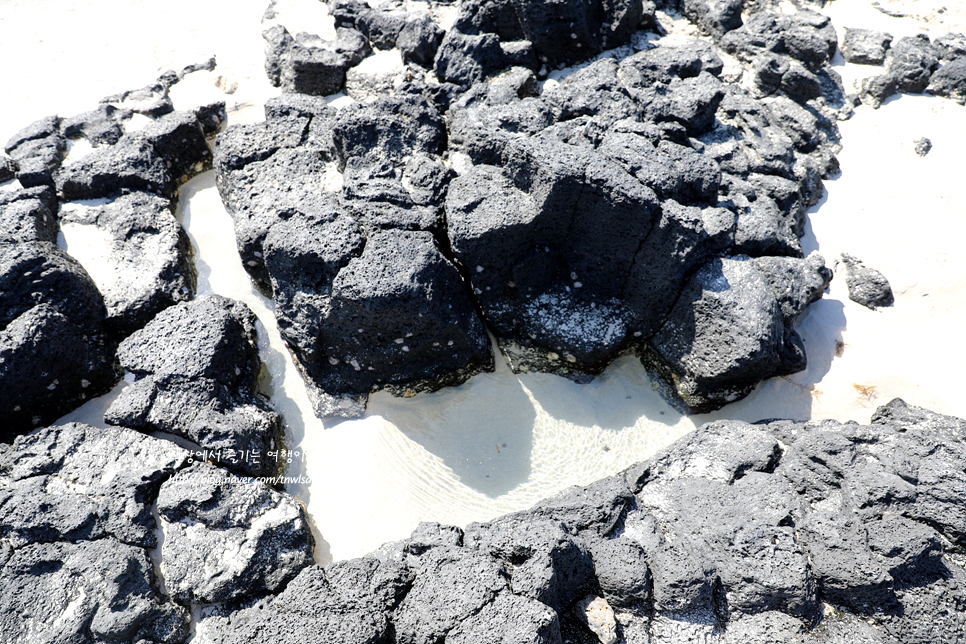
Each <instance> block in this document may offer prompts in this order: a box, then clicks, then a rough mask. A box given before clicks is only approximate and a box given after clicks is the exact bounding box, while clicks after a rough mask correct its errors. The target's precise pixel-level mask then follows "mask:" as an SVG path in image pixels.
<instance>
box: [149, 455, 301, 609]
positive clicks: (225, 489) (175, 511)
mask: <svg viewBox="0 0 966 644" xmlns="http://www.w3.org/2000/svg"><path fill="white" fill-rule="evenodd" d="M158 514H159V515H160V518H161V520H160V526H161V529H162V530H163V532H164V544H163V545H162V547H161V561H162V563H161V569H162V571H163V572H164V577H165V584H166V586H167V589H168V592H170V593H171V597H172V598H173V599H174V601H176V602H178V603H180V604H182V605H190V604H199V603H200V604H208V603H213V602H220V601H226V600H233V599H238V598H240V597H246V596H252V595H256V596H257V595H261V594H264V593H269V592H278V591H279V590H281V589H282V588H284V586H285V584H286V583H287V582H288V581H289V580H291V579H292V578H293V577H295V576H296V575H297V574H298V572H299V571H300V570H302V569H303V568H305V567H306V566H308V565H310V564H311V563H312V546H313V543H314V542H313V539H312V534H311V532H310V531H309V526H308V521H307V518H306V514H305V509H304V508H303V507H302V505H301V504H300V503H299V502H298V500H296V499H295V498H294V497H291V496H289V495H287V494H283V493H279V492H275V491H274V490H272V489H271V488H269V487H268V486H267V485H266V484H265V483H263V482H261V481H258V480H255V479H251V478H242V477H237V476H235V475H233V474H228V473H227V472H224V470H220V469H219V468H216V467H213V466H211V465H204V464H198V465H194V466H192V467H190V468H188V469H186V470H183V471H181V472H179V473H178V474H176V475H175V476H173V477H172V478H170V479H168V480H167V481H166V482H165V483H164V484H163V485H162V486H161V490H160V492H159V495H158Z"/></svg>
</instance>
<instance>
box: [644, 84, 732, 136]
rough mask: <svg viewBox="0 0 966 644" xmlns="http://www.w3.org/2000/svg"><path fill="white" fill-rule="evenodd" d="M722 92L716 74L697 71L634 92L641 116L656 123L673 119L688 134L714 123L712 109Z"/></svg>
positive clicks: (703, 131)
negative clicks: (687, 75)
mask: <svg viewBox="0 0 966 644" xmlns="http://www.w3.org/2000/svg"><path fill="white" fill-rule="evenodd" d="M724 95H725V91H724V87H723V85H722V82H721V81H720V80H718V77H717V76H712V75H711V74H710V73H709V72H701V73H700V74H699V75H698V76H695V77H693V78H686V79H674V80H672V81H671V82H670V84H668V85H667V86H665V85H663V84H658V85H655V86H654V87H653V88H652V89H644V90H641V91H640V92H637V93H636V96H635V98H637V100H638V101H639V102H640V103H641V105H642V108H643V110H644V115H645V116H646V117H647V118H648V119H649V120H653V121H656V122H658V123H660V122H664V121H675V122H677V123H680V124H681V125H683V126H684V127H685V129H686V130H687V132H688V135H689V136H699V135H701V134H704V133H706V132H707V131H708V130H710V129H711V127H712V126H713V125H714V118H715V112H716V111H717V109H718V106H719V105H720V104H721V101H722V99H723V98H724Z"/></svg>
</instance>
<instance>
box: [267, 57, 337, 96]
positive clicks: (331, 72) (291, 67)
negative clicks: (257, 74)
mask: <svg viewBox="0 0 966 644" xmlns="http://www.w3.org/2000/svg"><path fill="white" fill-rule="evenodd" d="M346 62H347V61H346V59H345V58H344V57H342V56H340V55H339V54H336V53H334V52H331V51H328V50H327V49H321V48H316V47H303V46H300V45H295V46H293V47H292V48H291V49H289V50H288V52H286V54H285V55H284V56H283V57H282V63H281V64H282V72H281V76H280V85H281V87H282V91H285V92H294V93H299V94H310V95H313V96H328V95H329V94H335V93H336V92H338V91H339V90H340V89H342V85H343V84H344V83H345V70H346Z"/></svg>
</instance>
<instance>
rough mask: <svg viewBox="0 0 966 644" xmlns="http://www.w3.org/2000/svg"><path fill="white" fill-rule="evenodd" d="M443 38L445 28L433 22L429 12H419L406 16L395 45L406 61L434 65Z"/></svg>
mask: <svg viewBox="0 0 966 644" xmlns="http://www.w3.org/2000/svg"><path fill="white" fill-rule="evenodd" d="M442 40H443V30H442V29H440V28H439V26H438V25H437V24H436V23H435V22H433V19H432V17H431V16H430V15H429V13H426V12H417V13H414V14H411V15H410V16H408V17H407V18H406V22H405V24H404V25H403V27H402V29H401V30H400V31H399V35H398V36H397V37H396V42H395V45H396V47H398V48H399V53H400V54H401V55H402V59H403V62H404V63H416V64H417V65H421V66H423V67H432V65H433V61H434V60H435V58H436V50H437V49H438V48H439V44H440V42H442Z"/></svg>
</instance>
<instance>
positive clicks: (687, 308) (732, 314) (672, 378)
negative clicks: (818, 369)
mask: <svg viewBox="0 0 966 644" xmlns="http://www.w3.org/2000/svg"><path fill="white" fill-rule="evenodd" d="M777 259H778V258H770V261H769V263H768V264H766V265H764V266H763V267H762V268H765V269H766V271H767V272H764V271H763V270H762V268H759V265H758V264H757V263H756V262H755V260H752V259H750V258H748V257H746V256H735V257H732V258H721V259H715V260H712V261H710V262H708V263H706V264H704V265H703V266H702V267H701V268H700V269H698V271H697V272H695V273H694V274H693V275H692V277H691V279H690V281H689V282H688V283H687V285H686V286H685V287H684V290H683V291H682V293H681V297H680V299H678V301H677V303H675V305H674V308H673V309H672V310H671V312H670V313H669V314H668V321H667V323H666V324H665V325H664V326H663V327H662V328H661V330H660V331H658V332H657V334H656V335H655V336H654V337H653V338H652V339H651V340H650V343H649V346H650V350H651V351H653V353H654V354H656V356H658V358H659V359H658V361H656V362H653V363H652V364H651V366H652V367H653V368H655V369H656V370H657V371H658V372H659V373H662V372H664V370H665V369H666V370H668V371H669V373H667V372H664V373H662V377H663V378H664V380H665V381H666V382H667V383H668V384H669V385H670V386H673V387H674V389H675V391H676V393H677V395H678V396H679V397H680V398H681V399H682V400H683V401H684V402H685V404H686V405H687V406H688V408H690V409H693V410H701V409H713V408H717V407H718V406H720V405H721V403H722V402H729V401H731V400H736V399H737V398H740V397H742V396H743V395H744V393H743V392H744V391H747V390H748V388H749V387H753V386H754V384H755V383H757V382H758V380H759V379H760V378H761V376H762V375H763V374H771V375H784V374H787V373H794V372H795V371H798V370H800V369H801V368H802V367H803V365H804V363H803V358H804V354H803V350H802V347H801V340H800V339H799V338H798V337H797V335H796V334H794V331H792V323H793V321H794V318H795V317H797V315H798V312H800V311H801V310H802V309H803V308H804V306H806V305H807V304H808V303H809V302H811V301H813V300H814V299H817V298H818V297H820V294H821V292H822V291H823V290H824V289H825V287H826V286H827V285H828V282H829V281H830V280H831V272H830V271H828V270H827V269H825V266H824V261H822V259H821V258H820V257H817V258H814V260H813V261H811V262H809V263H808V264H804V263H803V262H802V261H801V260H794V259H792V260H788V261H787V264H789V265H790V266H788V268H792V270H793V271H794V272H793V273H791V274H790V273H788V272H785V271H787V268H784V267H780V266H776V260H777ZM783 269H784V270H783ZM795 272H800V273H799V275H800V277H799V276H798V275H795V274H794V273H795ZM779 298H781V299H779ZM747 311H755V314H754V315H748V314H747V313H746V312H747ZM792 312H793V313H794V314H793V315H791V316H789V315H788V313H792Z"/></svg>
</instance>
